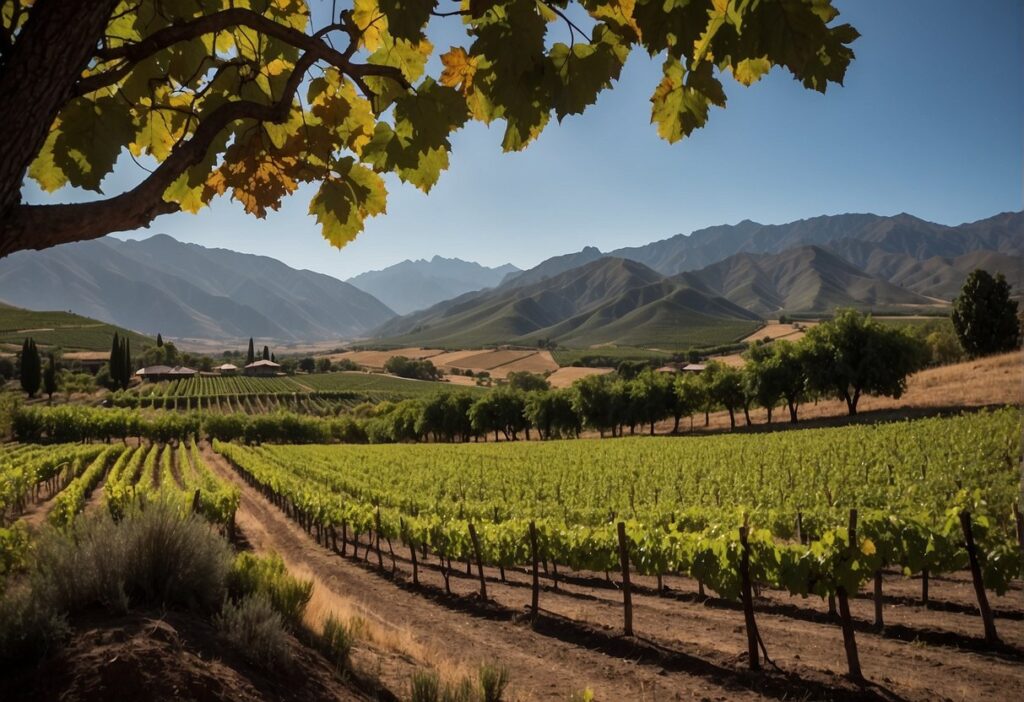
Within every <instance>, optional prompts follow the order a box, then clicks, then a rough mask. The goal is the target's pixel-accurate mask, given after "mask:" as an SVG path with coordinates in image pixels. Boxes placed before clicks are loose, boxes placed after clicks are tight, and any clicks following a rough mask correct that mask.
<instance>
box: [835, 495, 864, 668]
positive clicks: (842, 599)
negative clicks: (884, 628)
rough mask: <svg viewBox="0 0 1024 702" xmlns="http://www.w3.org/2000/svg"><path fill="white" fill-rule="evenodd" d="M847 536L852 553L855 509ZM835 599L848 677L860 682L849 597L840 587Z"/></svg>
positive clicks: (855, 534) (853, 548) (855, 526)
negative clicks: (837, 602)
mask: <svg viewBox="0 0 1024 702" xmlns="http://www.w3.org/2000/svg"><path fill="white" fill-rule="evenodd" d="M849 535H850V536H849V540H850V543H849V549H850V551H851V552H853V551H854V550H855V549H856V548H857V510H855V509H851V510H850V526H849ZM851 557H852V553H851ZM836 599H838V600H839V619H840V623H841V624H842V627H843V646H844V647H845V648H846V663H847V666H848V667H849V671H850V677H851V678H852V679H854V680H862V679H863V678H864V676H863V674H862V673H861V670H860V656H859V655H858V654H857V639H856V637H855V636H854V633H853V617H851V616H850V597H849V593H847V592H846V588H845V587H843V586H841V585H840V586H839V587H837V588H836Z"/></svg>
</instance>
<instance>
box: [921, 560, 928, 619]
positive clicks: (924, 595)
mask: <svg viewBox="0 0 1024 702" xmlns="http://www.w3.org/2000/svg"><path fill="white" fill-rule="evenodd" d="M921 604H923V605H924V608H925V609H928V568H927V566H926V567H924V568H922V569H921Z"/></svg>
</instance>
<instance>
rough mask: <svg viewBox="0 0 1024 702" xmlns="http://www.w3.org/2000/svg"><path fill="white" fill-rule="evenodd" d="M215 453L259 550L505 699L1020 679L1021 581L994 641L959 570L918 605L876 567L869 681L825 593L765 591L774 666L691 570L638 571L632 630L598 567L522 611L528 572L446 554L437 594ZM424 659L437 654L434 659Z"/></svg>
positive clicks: (1008, 695) (431, 578) (1011, 688)
mask: <svg viewBox="0 0 1024 702" xmlns="http://www.w3.org/2000/svg"><path fill="white" fill-rule="evenodd" d="M204 455H205V458H206V459H207V461H208V462H209V463H210V465H211V466H212V467H213V468H214V469H215V470H217V471H218V472H219V473H220V474H221V475H222V476H224V477H225V478H228V479H231V480H233V481H235V482H236V483H237V484H238V485H239V486H240V488H241V490H242V504H241V508H240V510H239V515H238V524H239V527H240V529H241V531H242V533H243V534H244V535H245V537H246V538H247V539H249V540H250V541H251V542H252V543H253V544H254V545H255V546H256V547H257V548H259V549H271V550H274V551H277V552H278V553H281V554H282V555H283V556H284V557H285V559H286V562H288V563H289V566H290V567H293V566H295V567H299V568H301V569H302V570H303V571H304V572H309V573H312V574H314V575H315V576H316V578H317V580H318V582H319V583H321V584H322V585H323V586H325V587H327V588H329V589H330V590H331V591H333V592H335V593H337V594H338V596H340V597H348V598H356V599H357V600H358V603H359V606H360V608H361V609H362V611H364V612H365V613H366V615H367V616H370V617H373V618H374V619H375V620H377V621H382V622H391V623H394V624H396V625H398V626H401V627H403V628H404V629H405V630H407V631H408V632H411V635H412V636H413V637H414V639H415V642H416V643H417V644H418V648H417V650H419V651H430V652H431V655H432V656H433V663H432V664H434V665H436V664H437V660H438V658H439V657H440V658H446V659H447V660H448V661H449V662H450V664H451V666H452V667H453V668H455V669H467V668H468V669H472V668H474V667H475V666H476V665H478V664H479V663H480V662H481V661H489V662H493V663H500V664H501V665H504V666H506V667H507V668H508V670H509V672H510V675H511V680H512V685H511V687H510V692H511V693H512V695H511V698H512V699H521V700H532V699H544V700H565V699H567V698H568V696H569V695H570V694H572V693H573V692H574V691H579V690H583V689H585V688H588V687H589V688H591V689H592V690H593V691H594V693H595V695H596V699H597V700H670V699H708V700H742V699H755V698H762V697H768V698H775V699H839V700H862V699H884V700H934V699H945V700H975V699H987V700H1002V699H1016V698H1017V695H1016V693H1017V692H1019V689H1020V687H1021V685H1022V684H1024V592H1022V591H1021V589H1020V587H1016V588H1015V589H1013V590H1012V591H1011V592H1010V593H1008V594H1007V596H1005V597H1003V598H994V600H993V607H994V609H995V610H996V611H997V616H998V618H997V627H998V629H999V633H1000V635H1001V637H1002V639H1003V641H1004V646H1003V647H1001V648H1000V649H999V650H996V651H992V650H989V649H988V648H987V647H986V646H985V644H984V641H983V639H982V630H981V622H980V619H979V617H978V615H977V612H976V607H975V602H974V595H973V589H972V587H971V585H970V582H969V580H967V579H966V577H965V576H963V575H961V574H957V575H956V576H955V577H953V578H944V579H939V578H933V579H932V582H931V599H932V603H931V607H930V608H925V607H923V606H920V604H919V602H918V601H917V598H918V596H919V588H920V583H919V581H916V580H907V579H904V578H902V577H901V576H899V575H896V574H890V575H887V576H886V577H885V584H884V594H885V597H886V599H885V600H884V603H885V607H884V614H885V620H886V621H885V628H884V629H882V630H875V629H874V627H873V624H872V620H873V611H874V610H873V602H872V601H871V600H870V599H868V598H867V597H866V596H865V595H862V596H860V597H858V598H857V599H855V600H854V601H853V602H852V610H853V616H854V618H855V620H856V625H857V643H858V647H859V651H860V658H861V663H862V666H863V669H864V672H865V675H866V676H867V678H868V680H869V683H867V684H866V685H857V684H855V683H853V682H852V681H850V680H848V679H847V678H846V677H845V675H844V674H845V671H846V661H845V657H844V650H843V645H842V635H841V631H840V628H839V626H838V625H837V624H836V623H835V622H834V621H832V620H831V619H830V618H829V616H828V613H827V607H826V606H825V604H824V603H823V602H821V601H820V600H819V599H816V598H812V599H800V598H791V597H788V596H786V595H783V594H780V593H775V592H769V591H762V593H761V596H760V597H759V598H758V600H757V604H756V612H757V615H756V616H757V623H758V626H759V628H760V631H761V635H762V638H763V639H764V642H765V644H766V646H767V650H768V653H769V655H770V656H771V657H772V659H773V661H774V662H775V664H776V665H777V666H778V668H775V667H774V666H768V667H767V668H766V670H765V671H763V672H761V673H758V674H755V673H751V672H749V671H748V669H747V668H748V666H747V660H746V639H745V633H744V632H745V629H744V626H743V614H742V611H741V610H740V609H739V608H738V607H737V606H736V605H734V604H732V603H729V602H724V601H721V600H717V599H714V598H710V599H709V598H701V597H698V595H697V585H696V583H694V582H693V581H691V580H689V579H687V578H676V577H671V578H665V585H666V586H667V588H668V589H667V590H666V592H665V593H663V594H659V592H658V590H657V587H656V582H655V580H654V579H653V578H645V577H636V576H634V578H635V580H636V581H637V582H636V583H635V590H634V593H633V607H634V612H633V617H634V628H635V631H636V636H633V637H626V636H623V635H621V631H622V605H621V602H622V594H621V591H620V589H619V585H618V584H617V580H618V579H617V578H615V577H614V576H613V578H612V579H611V580H606V579H605V576H604V574H599V573H568V574H567V573H561V574H560V577H559V580H560V582H559V583H558V587H557V589H555V588H554V580H553V578H551V577H546V578H545V579H544V582H545V586H544V589H543V592H542V593H541V596H540V606H541V613H540V616H538V617H537V618H536V619H535V620H534V619H531V618H530V617H529V616H528V604H529V601H530V584H529V583H530V576H529V575H528V574H527V573H526V572H525V571H520V570H515V571H512V570H509V571H507V572H506V573H505V580H506V581H505V582H502V580H501V575H500V573H499V572H498V571H497V570H495V569H490V568H485V569H484V574H485V578H486V586H487V596H488V600H487V601H486V602H483V601H481V599H480V597H479V588H480V584H479V580H478V579H477V571H476V568H475V567H474V568H473V572H472V574H467V573H466V567H465V564H456V565H455V573H453V574H452V576H451V590H452V594H446V593H445V588H444V580H443V577H442V575H441V572H440V569H439V564H438V562H437V559H435V558H433V557H431V558H428V559H427V560H426V562H421V566H420V569H419V575H420V585H419V586H414V585H412V583H411V578H412V575H411V570H412V569H411V563H410V561H408V560H407V557H408V555H409V554H408V553H407V551H406V549H405V548H404V547H399V545H398V544H395V545H394V546H395V549H396V551H397V553H396V558H395V559H394V560H392V557H391V555H390V553H389V549H388V547H387V545H385V546H384V549H383V556H382V559H383V562H384V568H383V569H380V568H378V567H377V562H378V561H377V554H376V553H375V552H372V551H371V552H370V554H369V557H368V559H367V558H366V553H365V551H366V549H365V546H366V544H364V545H363V546H362V547H360V549H359V556H358V558H353V557H352V548H351V546H350V547H349V549H348V556H347V557H342V556H340V555H339V554H338V553H336V552H334V551H332V550H329V549H327V548H325V547H323V546H320V545H319V544H317V543H316V542H315V540H314V539H313V538H312V537H311V536H310V535H308V534H306V533H305V532H304V531H303V530H302V529H301V528H300V527H299V526H298V525H296V524H295V523H293V522H292V521H290V520H289V519H288V518H287V517H286V516H285V515H284V514H283V513H282V512H281V511H280V510H278V509H277V508H275V507H274V506H272V505H271V504H270V503H269V502H268V501H267V500H266V499H265V498H264V497H263V496H262V495H261V494H260V493H259V492H258V491H256V490H255V489H253V488H251V487H249V486H247V485H246V484H244V483H243V482H242V481H241V480H240V479H239V478H238V476H237V474H235V473H234V471H233V470H232V469H231V467H230V466H229V465H228V464H227V462H226V461H224V459H222V458H221V457H220V456H218V455H216V454H214V453H213V452H212V451H211V450H210V449H209V447H205V448H204ZM424 663H425V661H422V660H417V659H416V657H415V656H405V657H402V656H393V657H392V659H391V660H390V661H389V662H388V663H383V662H381V660H380V659H378V663H377V665H378V667H379V674H380V676H381V678H382V680H383V682H384V683H385V684H386V685H387V686H388V687H389V689H392V690H396V689H397V690H400V689H403V687H402V686H403V684H404V681H407V680H408V677H409V675H410V674H411V671H412V670H413V669H415V668H416V667H418V666H420V665H423V664H424ZM426 663H428V664H431V662H430V661H426Z"/></svg>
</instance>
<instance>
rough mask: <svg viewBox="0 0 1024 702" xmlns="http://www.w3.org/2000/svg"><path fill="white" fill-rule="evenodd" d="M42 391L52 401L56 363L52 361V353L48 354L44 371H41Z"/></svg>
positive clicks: (55, 382) (55, 379)
mask: <svg viewBox="0 0 1024 702" xmlns="http://www.w3.org/2000/svg"><path fill="white" fill-rule="evenodd" d="M43 392H45V393H46V395H47V396H48V397H49V398H50V402H53V393H55V392H57V363H56V361H54V359H53V354H52V353H51V354H50V355H49V359H48V363H47V364H46V371H45V372H44V373H43Z"/></svg>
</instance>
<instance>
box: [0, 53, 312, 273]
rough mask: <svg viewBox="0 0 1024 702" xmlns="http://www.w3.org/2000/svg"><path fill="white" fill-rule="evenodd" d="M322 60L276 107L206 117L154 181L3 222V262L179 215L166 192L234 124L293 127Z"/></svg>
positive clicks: (303, 65)
mask: <svg viewBox="0 0 1024 702" xmlns="http://www.w3.org/2000/svg"><path fill="white" fill-rule="evenodd" d="M316 60H317V58H316V56H315V55H314V54H313V53H306V54H303V55H302V56H301V57H300V58H299V60H298V61H297V62H296V64H295V69H294V70H293V71H292V73H291V75H290V76H289V77H288V82H287V83H286V84H285V89H284V91H283V93H282V95H281V98H280V99H279V100H278V101H277V102H275V103H273V104H270V105H264V104H261V103H258V102H252V101H249V100H236V101H233V102H228V103H226V104H223V105H221V106H220V107H217V108H216V109H214V110H212V111H210V112H209V113H208V114H203V115H201V116H200V119H199V126H198V127H196V131H195V132H194V133H193V135H192V137H191V138H190V139H188V140H187V141H183V142H181V143H180V144H178V145H177V146H176V147H175V148H174V149H173V150H172V151H171V153H170V155H169V156H168V157H167V158H166V159H165V160H164V161H163V162H162V163H161V164H160V165H159V166H158V167H157V168H156V169H155V170H154V171H153V172H152V173H151V174H150V175H149V177H147V178H146V179H145V180H143V181H142V182H141V183H139V184H138V185H137V186H135V187H134V188H132V189H131V190H129V191H127V192H125V193H122V194H120V195H116V196H114V197H111V198H108V199H106V200H98V201H95V202H84V203H75V204H66V205H19V206H17V207H15V208H14V209H13V211H12V212H11V213H10V216H9V217H8V218H7V219H6V221H2V222H0V256H5V255H7V254H9V253H12V252H14V251H19V250H22V249H45V248H48V247H50V246H56V245H58V244H64V243H69V242H73V241H84V240H87V239H96V238H99V237H101V236H104V235H106V234H109V233H110V232H116V231H126V230H131V229H137V228H139V227H146V226H149V224H150V222H152V221H153V219H155V218H156V217H158V216H160V215H162V214H168V213H171V212H176V211H178V209H179V207H178V205H177V204H176V203H172V202H166V201H165V200H164V199H163V195H164V191H166V190H167V188H168V187H169V186H170V185H171V184H172V183H173V182H174V181H175V180H177V178H178V177H179V176H180V175H181V174H182V173H184V172H185V171H187V170H188V169H189V168H191V167H192V166H194V165H196V164H197V163H199V162H200V161H202V160H203V158H205V157H206V154H207V151H208V150H209V149H210V147H211V145H212V144H213V142H214V140H215V139H216V138H217V135H218V134H220V133H221V132H222V131H223V130H224V129H226V128H227V127H228V126H229V125H230V124H231V123H233V122H237V121H239V120H245V119H251V120H256V121H259V122H275V123H281V122H285V121H287V119H288V114H289V111H290V110H291V108H292V103H293V101H294V99H295V96H296V94H297V92H298V89H299V86H300V85H301V83H302V80H303V78H304V76H305V74H306V72H307V71H308V70H309V68H310V67H311V66H312V65H313V64H314V63H316Z"/></svg>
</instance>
